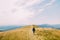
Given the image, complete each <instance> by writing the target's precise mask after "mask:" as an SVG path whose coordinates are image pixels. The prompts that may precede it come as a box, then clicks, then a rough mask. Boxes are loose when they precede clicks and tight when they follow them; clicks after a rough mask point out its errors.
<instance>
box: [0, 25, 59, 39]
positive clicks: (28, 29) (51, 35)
mask: <svg viewBox="0 0 60 40" xmlns="http://www.w3.org/2000/svg"><path fill="white" fill-rule="evenodd" d="M33 27H35V29H36V31H35V33H33V32H32V28H33ZM0 40H60V30H57V29H52V28H39V27H38V26H36V25H35V26H34V25H31V26H25V27H23V28H18V29H15V30H10V31H6V32H0Z"/></svg>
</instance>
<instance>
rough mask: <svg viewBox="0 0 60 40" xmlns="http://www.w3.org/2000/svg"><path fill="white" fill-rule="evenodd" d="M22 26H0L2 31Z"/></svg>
mask: <svg viewBox="0 0 60 40" xmlns="http://www.w3.org/2000/svg"><path fill="white" fill-rule="evenodd" d="M20 27H22V26H0V32H2V31H8V30H13V29H16V28H20Z"/></svg>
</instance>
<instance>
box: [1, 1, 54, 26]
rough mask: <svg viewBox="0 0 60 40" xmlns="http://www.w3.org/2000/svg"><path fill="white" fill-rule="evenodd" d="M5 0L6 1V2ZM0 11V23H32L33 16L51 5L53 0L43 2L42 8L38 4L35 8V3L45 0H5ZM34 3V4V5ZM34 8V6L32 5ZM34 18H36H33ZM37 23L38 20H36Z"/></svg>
mask: <svg viewBox="0 0 60 40" xmlns="http://www.w3.org/2000/svg"><path fill="white" fill-rule="evenodd" d="M6 1H7V2H6ZM6 1H5V3H6V4H4V3H3V6H4V5H6V6H5V7H3V8H2V7H1V8H2V12H1V13H0V14H1V15H2V16H1V15H0V16H1V17H0V22H1V23H0V24H1V25H3V24H5V25H6V24H8V25H13V24H14V25H22V24H33V23H36V22H33V21H34V20H33V19H34V18H35V17H37V15H40V14H41V13H42V12H43V11H44V10H45V8H46V7H49V6H50V5H52V4H53V3H54V2H55V0H51V1H50V2H49V3H47V4H45V5H44V6H43V7H42V8H40V6H39V7H38V8H37V7H36V5H38V4H41V3H42V2H44V1H46V0H9V1H8V0H6ZM34 5H35V6H34ZM33 6H34V7H36V8H34V7H33ZM0 11H1V10H0ZM35 19H36V18H35ZM37 24H38V22H37Z"/></svg>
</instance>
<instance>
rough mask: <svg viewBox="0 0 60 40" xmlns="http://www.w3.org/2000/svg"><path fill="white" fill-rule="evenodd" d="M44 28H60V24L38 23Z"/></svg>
mask: <svg viewBox="0 0 60 40" xmlns="http://www.w3.org/2000/svg"><path fill="white" fill-rule="evenodd" d="M38 26H40V27H42V28H57V29H58V28H59V29H60V24H55V25H49V24H41V25H38Z"/></svg>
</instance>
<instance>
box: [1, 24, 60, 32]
mask: <svg viewBox="0 0 60 40" xmlns="http://www.w3.org/2000/svg"><path fill="white" fill-rule="evenodd" d="M37 26H39V27H41V28H56V29H60V24H55V25H49V24H41V25H37ZM21 27H24V26H16V25H11V26H0V32H2V31H8V30H14V29H17V28H21ZM35 27H36V25H35Z"/></svg>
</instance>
